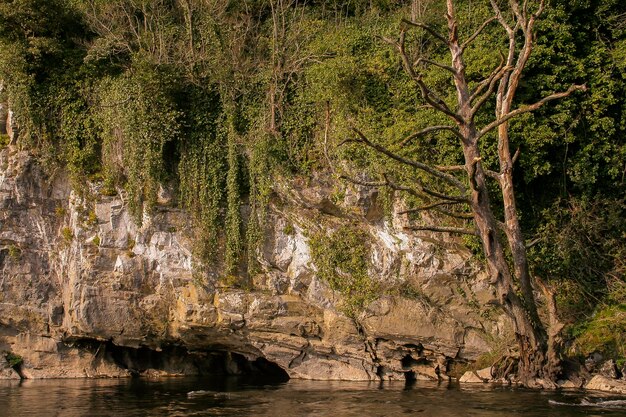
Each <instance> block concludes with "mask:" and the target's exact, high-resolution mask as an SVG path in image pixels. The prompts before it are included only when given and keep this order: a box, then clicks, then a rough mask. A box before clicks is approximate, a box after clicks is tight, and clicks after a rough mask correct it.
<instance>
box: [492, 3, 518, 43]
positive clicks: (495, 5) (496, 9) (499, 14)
mask: <svg viewBox="0 0 626 417" xmlns="http://www.w3.org/2000/svg"><path fill="white" fill-rule="evenodd" d="M489 2H490V3H491V7H492V8H493V11H494V12H495V13H496V18H497V19H498V22H500V24H501V25H502V27H504V30H506V32H507V33H508V34H509V36H510V35H511V33H513V28H511V26H510V25H509V24H508V23H507V21H506V19H505V18H504V16H503V15H502V11H501V10H500V7H499V6H498V3H497V2H496V0H489Z"/></svg>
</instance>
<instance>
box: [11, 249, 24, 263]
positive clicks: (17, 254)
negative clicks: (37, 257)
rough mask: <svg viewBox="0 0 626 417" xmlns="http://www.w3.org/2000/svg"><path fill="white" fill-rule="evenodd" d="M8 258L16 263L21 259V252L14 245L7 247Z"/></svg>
mask: <svg viewBox="0 0 626 417" xmlns="http://www.w3.org/2000/svg"><path fill="white" fill-rule="evenodd" d="M9 257H10V258H11V259H13V260H16V261H18V260H19V259H20V258H21V257H22V250H21V249H20V248H19V247H18V246H16V245H9Z"/></svg>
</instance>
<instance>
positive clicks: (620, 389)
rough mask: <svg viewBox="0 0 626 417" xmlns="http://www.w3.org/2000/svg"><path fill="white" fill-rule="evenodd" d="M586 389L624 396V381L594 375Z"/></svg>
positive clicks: (625, 387) (625, 382)
mask: <svg viewBox="0 0 626 417" xmlns="http://www.w3.org/2000/svg"><path fill="white" fill-rule="evenodd" d="M585 388H586V389H591V390H596V391H605V392H611V393H615V394H626V381H622V380H619V379H611V378H607V377H605V376H602V375H596V376H594V377H593V378H591V381H589V382H587V384H586V385H585Z"/></svg>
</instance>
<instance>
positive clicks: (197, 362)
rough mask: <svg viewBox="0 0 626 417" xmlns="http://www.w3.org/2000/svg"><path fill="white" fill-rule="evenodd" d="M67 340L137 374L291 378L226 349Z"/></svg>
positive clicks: (274, 366) (263, 362)
mask: <svg viewBox="0 0 626 417" xmlns="http://www.w3.org/2000/svg"><path fill="white" fill-rule="evenodd" d="M66 343H68V344H70V345H71V346H73V347H75V348H79V349H84V350H87V351H91V352H92V353H94V365H97V364H98V363H100V362H107V363H113V364H115V365H116V366H118V367H119V368H122V369H126V370H128V372H129V373H130V374H131V375H132V376H135V377H140V376H167V375H180V376H183V375H237V376H253V377H255V378H263V379H268V380H271V381H278V382H281V381H287V380H288V379H289V376H288V374H287V373H286V372H285V370H283V369H282V368H281V367H280V366H278V365H277V364H275V363H273V362H270V361H268V360H267V359H265V358H255V359H248V358H246V357H245V356H243V355H241V354H238V353H234V352H229V351H224V350H209V349H207V350H194V351H189V350H188V349H187V348H186V347H184V346H180V345H166V346H162V347H161V348H159V349H152V348H149V347H146V346H141V347H139V348H133V347H127V346H118V345H116V344H114V343H113V342H111V341H99V340H94V339H88V338H84V339H74V340H71V341H66Z"/></svg>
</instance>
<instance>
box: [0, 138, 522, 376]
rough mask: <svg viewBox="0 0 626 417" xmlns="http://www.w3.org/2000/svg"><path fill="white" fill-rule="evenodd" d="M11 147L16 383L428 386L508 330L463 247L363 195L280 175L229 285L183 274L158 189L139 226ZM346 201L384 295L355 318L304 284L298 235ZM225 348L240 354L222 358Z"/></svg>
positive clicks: (6, 172) (2, 327) (182, 239)
mask: <svg viewBox="0 0 626 417" xmlns="http://www.w3.org/2000/svg"><path fill="white" fill-rule="evenodd" d="M11 152H14V153H11V154H10V152H9V150H7V149H5V150H3V151H0V273H1V274H2V275H1V276H2V279H1V280H0V290H1V291H0V349H2V350H5V351H11V352H15V353H16V354H19V355H20V356H22V357H23V358H24V364H23V374H24V376H26V377H32V378H45V377H84V376H87V377H97V376H115V377H121V376H127V375H130V374H131V373H135V374H139V375H150V376H158V375H166V374H167V375H178V374H193V373H201V372H204V371H208V370H211V369H215V368H216V367H218V368H219V367H221V368H222V369H224V368H225V370H226V371H228V372H236V371H237V369H239V370H241V369H244V368H246V366H247V365H246V366H244V365H245V363H247V362H241V361H242V360H245V361H249V363H253V362H254V361H255V360H257V359H258V358H264V359H266V360H267V361H270V362H272V363H275V364H277V365H278V366H280V367H281V368H283V369H284V370H285V371H286V372H287V373H288V374H289V375H290V376H291V377H297V378H309V379H351V380H373V379H378V378H380V377H381V376H384V378H386V379H418V378H425V379H438V378H442V377H444V376H445V375H446V369H447V366H448V364H449V363H450V362H451V361H454V360H457V359H462V360H463V361H467V360H473V359H476V358H477V357H478V356H479V355H480V354H482V353H484V352H487V351H488V350H489V345H488V343H487V341H488V340H490V339H491V338H493V337H499V338H506V337H508V336H507V335H508V334H509V333H508V329H509V328H510V322H509V321H508V319H506V318H505V317H504V316H503V315H502V314H501V313H499V312H496V311H494V310H493V308H492V307H490V306H489V305H487V304H488V302H489V301H490V300H492V299H493V291H492V290H491V289H490V286H489V284H488V280H487V277H486V275H485V274H484V273H482V272H481V271H480V270H479V269H478V268H476V266H475V265H474V264H472V262H471V254H470V253H469V252H468V251H467V250H465V249H463V248H462V247H461V246H460V245H458V244H456V243H455V242H454V241H444V242H441V241H437V239H436V238H434V237H432V236H428V235H423V234H422V235H417V234H412V233H409V232H406V231H404V230H403V223H402V222H403V221H404V220H403V219H402V218H401V217H399V216H395V217H394V218H393V219H392V221H384V219H383V217H382V216H381V215H380V213H379V211H380V208H379V207H378V203H377V202H376V196H375V195H374V194H373V193H372V192H371V191H367V190H363V189H358V188H355V189H352V190H351V191H349V192H347V193H346V198H345V199H344V201H343V202H342V201H337V199H335V198H332V196H331V193H333V192H334V191H333V190H334V188H333V187H332V186H330V185H329V184H328V183H327V182H325V180H324V179H323V178H316V179H314V180H312V181H311V182H310V183H306V184H304V183H303V182H300V181H299V180H295V181H291V182H286V181H282V182H277V184H276V195H275V197H274V200H273V201H272V204H271V207H270V210H269V212H268V216H269V217H268V218H269V219H270V221H268V224H270V225H271V227H269V228H268V230H267V231H266V236H265V238H264V245H263V250H262V252H261V253H260V254H259V259H258V260H259V263H260V265H261V272H260V273H259V274H258V275H257V276H255V277H253V280H252V281H253V282H254V287H253V288H252V289H251V290H248V289H247V290H242V289H238V288H234V287H231V286H229V285H227V284H225V283H224V282H222V281H221V280H220V277H221V271H220V265H218V264H216V265H208V266H207V269H208V271H207V272H206V273H205V274H203V275H198V274H197V273H196V272H194V268H193V264H194V259H193V256H192V251H191V248H192V245H193V242H192V239H193V235H194V231H193V229H192V223H191V221H190V220H189V216H187V214H186V213H185V212H184V211H181V210H178V209H176V208H173V207H172V201H173V199H172V195H171V193H169V191H167V190H165V189H161V191H160V195H159V199H160V203H161V205H159V206H158V207H157V209H156V210H155V212H154V213H151V214H150V215H149V216H148V215H147V214H146V215H145V216H144V219H143V223H142V224H141V225H138V224H136V223H135V222H134V220H133V216H131V215H130V213H129V211H128V209H127V205H126V199H125V197H124V196H123V193H122V195H117V196H104V195H101V194H100V192H99V186H97V185H94V186H91V189H90V190H87V191H86V193H87V195H88V198H87V197H85V193H83V194H80V195H79V194H77V193H75V192H72V190H71V189H70V186H69V181H68V179H67V178H66V177H65V176H63V175H62V174H61V175H57V176H55V177H52V178H49V177H48V176H47V175H45V174H44V173H43V172H42V170H41V169H40V167H39V165H38V164H37V162H36V161H35V160H34V159H33V158H32V157H31V156H30V155H28V154H27V153H24V152H15V151H14V150H13V151H11ZM346 204H350V205H351V206H354V205H355V204H356V206H355V207H354V211H353V212H352V213H353V215H355V216H360V217H359V219H360V224H361V227H363V229H364V230H367V231H368V233H369V234H370V235H371V236H372V257H373V265H372V270H371V271H370V272H371V274H370V275H371V276H372V277H373V279H376V280H377V281H378V284H379V285H380V286H381V288H384V289H386V290H387V291H386V292H388V294H389V295H386V296H384V297H380V298H379V299H378V300H376V301H374V302H373V303H372V304H371V305H369V306H367V308H365V309H364V311H363V313H362V314H361V315H360V316H358V317H356V319H352V318H349V317H346V316H345V315H344V314H343V313H342V312H341V310H340V308H339V307H340V305H341V301H342V295H341V294H339V293H336V292H334V291H332V290H331V289H330V287H329V285H328V284H327V283H325V282H323V281H322V280H321V279H320V278H319V277H318V276H317V275H316V269H315V265H313V262H312V258H311V251H310V248H309V243H308V238H307V237H306V236H307V230H308V229H314V228H317V229H315V230H319V228H321V227H328V228H332V227H335V226H336V225H337V224H339V223H340V222H341V221H343V220H342V217H337V216H343V213H344V211H343V210H346V209H347V207H346V206H345V205H346ZM354 213H356V214H354ZM399 289H402V290H399ZM483 302H484V303H483ZM485 317H488V318H485ZM172 346H174V347H176V349H174V348H172ZM181 349H182V350H181ZM138 352H144V353H145V354H146V355H147V356H148V357H151V358H153V359H154V358H158V360H157V359H154V360H152V361H151V362H150V361H148V362H142V361H141V360H140V359H138V357H139V356H141V355H139V353H138ZM223 352H230V353H232V354H233V355H239V356H237V358H239V359H236V360H234V361H231V362H230V364H228V363H226V364H225V363H223V361H224V359H223V357H222V356H223ZM214 354H216V355H217V356H216V358H218V359H215V358H213V356H212V355H214ZM137 355H139V356H137ZM190 355H192V356H193V355H200V356H193V357H192V356H190ZM220 355H222V356H220ZM211 358H213V359H211ZM241 358H245V359H241ZM214 361H218V362H219V364H214V363H213V362H214ZM192 363H202V364H203V365H202V366H195V365H194V366H192V365H191V364H192ZM213 365H215V366H213ZM218 365H219V366H218ZM2 377H14V373H13V372H12V370H2V371H1V372H0V378H2Z"/></svg>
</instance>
